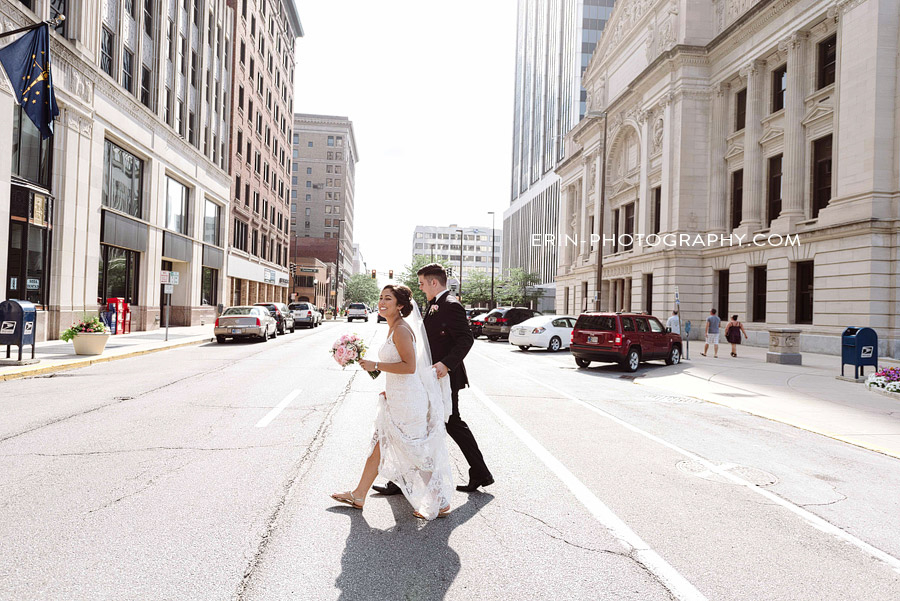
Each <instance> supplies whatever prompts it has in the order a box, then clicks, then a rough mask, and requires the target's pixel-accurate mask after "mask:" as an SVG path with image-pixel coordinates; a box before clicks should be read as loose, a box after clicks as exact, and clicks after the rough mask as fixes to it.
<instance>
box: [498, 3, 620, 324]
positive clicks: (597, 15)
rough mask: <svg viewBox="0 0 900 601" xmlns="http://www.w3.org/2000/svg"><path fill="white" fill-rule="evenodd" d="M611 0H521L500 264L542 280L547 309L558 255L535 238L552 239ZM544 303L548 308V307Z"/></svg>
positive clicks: (544, 304)
mask: <svg viewBox="0 0 900 601" xmlns="http://www.w3.org/2000/svg"><path fill="white" fill-rule="evenodd" d="M614 2H615V0H519V8H518V26H517V35H516V91H515V121H514V124H513V164H512V181H511V184H512V186H511V189H512V194H511V201H510V207H509V209H507V210H506V211H505V213H504V215H503V231H504V236H503V259H502V261H503V266H504V269H508V268H517V267H518V268H521V269H524V270H525V271H528V272H534V273H537V274H539V275H540V278H541V287H542V288H544V289H545V297H544V298H545V299H546V300H542V301H540V302H539V303H538V304H539V308H542V309H552V303H553V302H554V301H553V297H554V292H553V290H554V278H555V277H556V259H557V256H556V251H555V249H554V248H552V247H535V246H532V244H531V241H532V239H533V238H532V237H533V236H534V235H536V234H537V235H541V236H543V235H544V234H556V232H557V223H558V218H559V178H558V177H556V175H555V174H554V173H553V170H554V169H555V168H556V166H557V165H559V163H560V162H562V161H563V159H565V146H564V138H565V135H566V133H568V131H569V130H570V129H571V128H572V127H573V126H575V124H577V123H578V121H579V120H580V119H581V118H582V117H584V112H585V100H586V93H585V91H584V90H583V89H582V87H581V76H582V73H584V70H585V69H586V68H587V65H588V62H589V61H590V59H591V55H592V54H593V52H594V48H595V47H596V45H597V41H598V40H599V39H600V33H601V32H602V31H603V27H604V26H605V25H606V22H607V21H608V20H609V16H610V14H611V13H612V7H613V4H614ZM548 303H549V305H548Z"/></svg>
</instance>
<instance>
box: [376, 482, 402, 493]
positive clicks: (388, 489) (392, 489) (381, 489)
mask: <svg viewBox="0 0 900 601" xmlns="http://www.w3.org/2000/svg"><path fill="white" fill-rule="evenodd" d="M372 490H374V491H375V492H377V493H380V494H382V495H399V494H400V493H401V492H402V491H401V490H400V487H399V486H397V485H396V484H394V483H393V482H388V483H387V486H373V487H372Z"/></svg>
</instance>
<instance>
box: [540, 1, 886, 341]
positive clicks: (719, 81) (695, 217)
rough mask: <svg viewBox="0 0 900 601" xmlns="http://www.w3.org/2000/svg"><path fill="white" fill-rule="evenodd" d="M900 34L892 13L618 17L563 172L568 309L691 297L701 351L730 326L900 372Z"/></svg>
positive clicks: (738, 7) (733, 5)
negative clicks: (730, 319) (846, 351)
mask: <svg viewBox="0 0 900 601" xmlns="http://www.w3.org/2000/svg"><path fill="white" fill-rule="evenodd" d="M898 31H900V3H898V2H896V1H894V0H702V1H695V0H619V2H618V3H617V5H616V9H615V10H614V12H613V15H612V17H611V18H610V21H609V23H608V24H607V28H606V31H605V33H604V35H603V36H602V38H601V40H600V42H599V44H598V46H597V50H596V51H595V53H594V56H593V58H592V60H591V63H590V65H589V67H588V70H587V72H586V73H585V87H586V88H587V90H588V94H589V97H588V113H587V118H586V119H584V120H583V121H582V122H581V123H579V125H578V126H577V127H575V128H574V129H573V130H572V131H571V132H570V134H569V135H568V136H567V138H566V143H567V148H568V150H567V156H568V158H567V159H566V161H565V162H564V163H563V164H561V165H560V166H559V168H558V169H557V173H558V175H559V177H560V178H561V181H562V189H563V194H562V195H561V196H562V199H561V208H560V212H561V215H562V217H561V219H560V229H559V238H560V239H559V241H558V244H563V246H562V247H559V276H558V278H557V302H558V306H559V307H560V308H565V311H566V312H578V311H583V310H585V309H594V308H602V309H604V310H619V309H625V310H646V311H650V312H653V313H655V314H657V315H660V316H663V315H665V314H667V313H669V312H670V311H671V309H672V308H673V297H674V291H675V288H676V287H678V288H679V292H680V297H681V307H682V317H683V319H686V320H692V321H693V322H694V323H695V324H699V326H696V325H695V328H698V327H699V329H700V332H701V333H702V327H701V326H702V324H703V320H704V318H705V316H706V315H707V314H708V312H709V309H710V308H712V307H716V308H717V309H718V310H719V314H720V315H721V316H722V317H723V318H724V317H725V316H726V315H731V314H738V315H739V316H740V319H741V320H742V321H743V323H744V324H745V327H746V329H747V330H748V333H749V334H750V337H751V342H752V343H755V344H760V345H765V344H767V342H768V333H767V330H768V329H769V328H771V327H784V326H791V327H796V328H798V329H800V330H801V336H800V341H801V348H802V349H803V350H809V351H820V352H829V353H839V352H840V338H839V335H840V333H841V331H842V330H843V328H844V327H845V326H851V325H866V326H871V327H873V328H874V329H875V330H876V331H877V332H878V333H879V336H880V342H881V352H882V354H888V355H891V356H897V354H898V351H900V342H898V333H900V323H898V313H900V311H898V304H897V303H898V291H900V289H898V287H900V283H898V282H900V280H898V278H897V273H898V268H897V258H896V254H897V246H898V244H897V242H898V227H897V224H898V217H900V215H898V202H897V197H898V193H900V184H898V179H900V167H898V166H900V160H898V159H900V148H898V145H897V140H898V139H900V137H898V123H900V121H898V115H900V105H898V102H900V95H898V92H900V89H898V86H897V65H896V57H897V52H898ZM604 142H606V144H605V145H604ZM604 176H605V177H604ZM601 192H602V193H601ZM601 208H602V210H601ZM657 233H658V234H659V235H661V236H663V237H665V236H666V235H667V234H675V237H674V238H673V237H670V240H669V241H663V242H662V243H660V239H655V238H654V239H652V240H651V238H645V239H644V240H643V241H639V240H633V239H631V238H629V237H628V236H627V235H629V234H633V235H635V236H637V235H643V236H648V235H650V234H657ZM590 234H594V235H595V238H594V242H593V244H592V243H591V240H590ZM601 234H602V235H604V236H606V237H608V238H609V239H610V240H609V241H608V242H607V241H606V240H604V239H603V238H600V236H601ZM681 234H688V235H689V238H688V240H687V241H684V242H682V241H681V240H680V236H681ZM696 234H701V235H702V236H703V239H705V240H706V241H707V242H705V243H701V244H698V243H697V239H695V238H693V236H695V235H696ZM710 235H712V236H713V238H710V237H709V236H710ZM576 236H577V238H578V241H577V243H572V241H573V240H574V239H575V237H576ZM770 236H771V238H770ZM785 237H790V238H791V239H787V238H785ZM715 240H718V242H715ZM651 241H652V242H655V244H651ZM676 241H677V243H674V242H676ZM601 242H603V275H602V286H601V298H600V300H599V302H598V301H597V300H596V297H595V291H596V282H597V278H596V273H597V257H598V253H597V248H598V247H599V246H600V243H601ZM741 242H742V244H739V243H741ZM695 331H696V330H695Z"/></svg>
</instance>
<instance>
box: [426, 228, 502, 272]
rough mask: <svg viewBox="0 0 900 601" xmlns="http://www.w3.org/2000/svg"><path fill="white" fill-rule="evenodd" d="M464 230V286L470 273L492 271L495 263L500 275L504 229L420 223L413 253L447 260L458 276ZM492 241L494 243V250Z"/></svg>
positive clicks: (437, 259)
mask: <svg viewBox="0 0 900 601" xmlns="http://www.w3.org/2000/svg"><path fill="white" fill-rule="evenodd" d="M458 229H459V230H463V232H462V235H463V236H464V239H463V248H462V260H463V261H462V269H463V273H462V276H463V285H465V276H466V274H470V273H476V272H478V273H482V274H484V275H488V276H489V275H490V274H491V263H492V262H493V266H494V273H495V274H496V276H497V278H499V277H500V275H501V273H502V270H501V254H502V253H501V249H502V248H503V231H502V230H499V229H495V230H493V232H491V228H489V227H474V226H468V227H459V226H458V225H456V224H455V223H454V224H450V225H449V226H446V225H444V226H441V225H417V226H416V229H415V231H414V232H413V242H412V254H413V257H417V256H421V257H432V258H433V259H434V260H436V261H447V263H448V264H450V265H451V266H452V267H453V271H454V275H456V276H458V275H459V274H458V273H457V271H458V270H459V259H460V252H459V251H460V248H459V235H460V234H459V232H458V231H457V230H458ZM491 244H493V245H494V250H493V252H492V251H491Z"/></svg>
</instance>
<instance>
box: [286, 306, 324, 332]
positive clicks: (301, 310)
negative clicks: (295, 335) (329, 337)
mask: <svg viewBox="0 0 900 601" xmlns="http://www.w3.org/2000/svg"><path fill="white" fill-rule="evenodd" d="M288 309H290V311H291V315H293V317H294V325H295V326H306V327H307V328H317V327H319V324H321V323H322V314H321V313H319V311H318V310H317V309H316V308H315V307H314V306H313V304H312V303H308V302H305V301H304V302H299V303H291V304H290V305H288Z"/></svg>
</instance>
